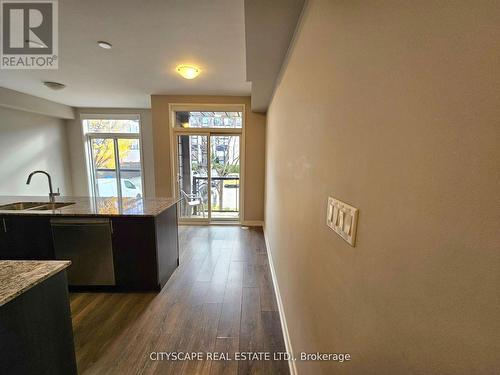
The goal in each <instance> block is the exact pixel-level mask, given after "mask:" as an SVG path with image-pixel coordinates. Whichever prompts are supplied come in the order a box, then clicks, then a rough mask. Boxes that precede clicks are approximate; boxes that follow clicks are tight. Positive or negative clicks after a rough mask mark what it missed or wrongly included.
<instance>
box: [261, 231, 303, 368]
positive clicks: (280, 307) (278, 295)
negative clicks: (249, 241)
mask: <svg viewBox="0 0 500 375" xmlns="http://www.w3.org/2000/svg"><path fill="white" fill-rule="evenodd" d="M263 228H264V240H265V241H266V248H267V258H268V260H269V268H270V269H271V277H272V279H273V284H274V292H275V294H276V300H277V302H278V311H279V314H280V321H281V330H282V331H283V338H284V340H285V347H286V351H287V353H289V354H290V355H291V356H292V357H293V356H294V352H293V349H292V342H291V340H290V334H289V333H288V326H287V324H286V318H285V309H284V308H283V301H282V300H281V293H280V288H279V286H278V279H277V277H276V271H275V270H274V262H273V256H272V254H271V247H270V246H269V240H268V238H267V234H266V226H265V225H263ZM288 366H289V368H290V374H291V375H297V366H296V365H295V361H293V360H289V361H288Z"/></svg>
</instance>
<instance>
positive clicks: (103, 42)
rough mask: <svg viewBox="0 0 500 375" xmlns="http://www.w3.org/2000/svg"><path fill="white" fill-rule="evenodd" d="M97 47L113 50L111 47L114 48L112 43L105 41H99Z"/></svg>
mask: <svg viewBox="0 0 500 375" xmlns="http://www.w3.org/2000/svg"><path fill="white" fill-rule="evenodd" d="M97 45H98V46H99V47H101V48H104V49H111V47H113V46H112V45H111V43H108V42H105V41H104V40H99V41H98V42H97Z"/></svg>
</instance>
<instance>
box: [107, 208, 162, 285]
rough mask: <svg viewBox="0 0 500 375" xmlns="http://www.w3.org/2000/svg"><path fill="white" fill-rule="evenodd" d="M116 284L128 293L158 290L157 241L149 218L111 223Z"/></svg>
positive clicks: (126, 219)
mask: <svg viewBox="0 0 500 375" xmlns="http://www.w3.org/2000/svg"><path fill="white" fill-rule="evenodd" d="M112 228H113V234H112V236H113V258H114V265H115V281H116V285H117V286H118V287H125V288H127V289H157V288H158V277H157V267H156V263H157V262H156V239H155V238H156V237H155V227H154V219H153V218H151V217H146V218H144V217H138V218H124V217H117V218H113V219H112Z"/></svg>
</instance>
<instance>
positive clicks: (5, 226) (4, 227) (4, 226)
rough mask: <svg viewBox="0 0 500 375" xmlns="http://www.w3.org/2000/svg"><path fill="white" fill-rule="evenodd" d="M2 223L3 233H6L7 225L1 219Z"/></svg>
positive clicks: (3, 219)
mask: <svg viewBox="0 0 500 375" xmlns="http://www.w3.org/2000/svg"><path fill="white" fill-rule="evenodd" d="M2 223H3V231H4V232H5V233H7V223H6V222H5V218H2Z"/></svg>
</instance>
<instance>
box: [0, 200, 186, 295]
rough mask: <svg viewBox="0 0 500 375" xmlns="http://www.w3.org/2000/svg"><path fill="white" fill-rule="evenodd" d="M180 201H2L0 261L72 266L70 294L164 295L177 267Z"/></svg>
mask: <svg viewBox="0 0 500 375" xmlns="http://www.w3.org/2000/svg"><path fill="white" fill-rule="evenodd" d="M177 202H178V200H176V199H170V198H155V199H148V198H122V199H119V198H95V197H69V196H67V197H57V198H56V199H55V200H54V201H53V202H52V201H50V200H49V198H48V197H20V196H11V197H6V196H0V259H23V260H55V259H62V260H71V261H72V265H71V267H70V268H69V269H68V271H67V272H68V281H69V285H70V289H71V290H101V289H102V290H122V291H128V290H130V291H132V290H160V289H161V288H162V287H163V286H164V285H165V283H166V282H167V280H168V279H169V278H170V276H171V274H172V273H173V272H174V270H175V269H176V268H177V266H178V262H179V249H178V237H177V208H176V203H177Z"/></svg>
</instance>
